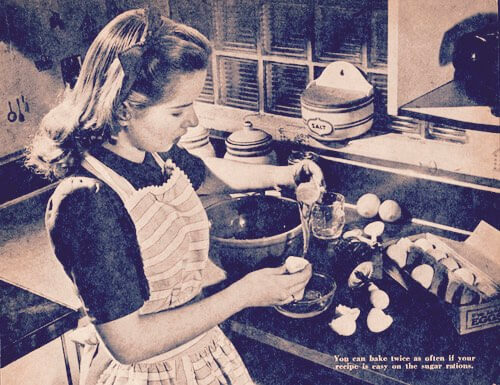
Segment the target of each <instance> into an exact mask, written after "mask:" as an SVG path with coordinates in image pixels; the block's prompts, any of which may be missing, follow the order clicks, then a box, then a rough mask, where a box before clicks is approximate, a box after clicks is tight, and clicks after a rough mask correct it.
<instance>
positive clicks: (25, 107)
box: [21, 95, 30, 112]
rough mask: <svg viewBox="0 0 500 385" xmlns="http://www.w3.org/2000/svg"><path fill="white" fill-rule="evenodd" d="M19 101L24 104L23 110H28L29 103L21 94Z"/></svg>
mask: <svg viewBox="0 0 500 385" xmlns="http://www.w3.org/2000/svg"><path fill="white" fill-rule="evenodd" d="M21 101H22V102H23V104H24V111H25V112H30V105H29V104H28V102H27V101H25V100H24V95H21Z"/></svg>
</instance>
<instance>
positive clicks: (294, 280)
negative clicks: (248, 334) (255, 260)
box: [235, 264, 312, 307]
mask: <svg viewBox="0 0 500 385" xmlns="http://www.w3.org/2000/svg"><path fill="white" fill-rule="evenodd" d="M311 275H312V266H311V264H308V265H307V266H306V267H305V268H304V269H303V270H301V271H299V272H297V273H294V274H287V270H286V267H285V265H282V266H280V267H275V268H265V269H260V270H256V271H253V272H251V273H249V274H247V275H246V276H244V277H243V278H242V279H240V280H239V281H237V282H236V283H235V285H236V286H237V289H238V295H239V296H240V297H242V298H243V300H244V301H245V307H256V306H273V305H284V304H287V303H290V302H292V301H293V300H294V299H295V298H297V297H298V295H299V294H298V293H300V292H301V291H302V290H303V289H304V287H305V286H306V284H307V282H309V279H310V278H311Z"/></svg>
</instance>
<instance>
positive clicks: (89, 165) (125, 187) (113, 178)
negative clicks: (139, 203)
mask: <svg viewBox="0 0 500 385" xmlns="http://www.w3.org/2000/svg"><path fill="white" fill-rule="evenodd" d="M82 167H83V168H85V169H86V170H87V171H89V172H90V173H92V174H93V175H95V176H97V177H98V178H99V179H102V180H103V181H104V182H106V184H107V185H108V186H109V187H111V188H112V189H113V190H114V191H115V192H116V193H117V194H118V195H119V196H120V198H121V199H122V201H123V202H126V201H127V199H128V198H130V197H131V196H132V195H133V194H134V193H135V191H136V190H135V188H134V186H132V184H131V183H130V182H129V181H128V180H127V179H125V178H124V177H122V176H121V175H119V174H118V173H117V172H116V171H114V170H113V169H111V168H109V167H108V166H106V165H105V164H104V163H102V162H101V161H100V160H98V159H96V158H95V157H93V156H92V155H90V154H88V153H87V154H85V156H84V159H83V161H82Z"/></svg>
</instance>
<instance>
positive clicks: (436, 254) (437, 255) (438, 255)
mask: <svg viewBox="0 0 500 385" xmlns="http://www.w3.org/2000/svg"><path fill="white" fill-rule="evenodd" d="M427 254H429V255H430V256H431V257H433V258H434V259H435V260H436V262H438V261H441V260H442V259H445V258H448V254H446V252H444V251H443V250H439V249H431V250H429V251H427Z"/></svg>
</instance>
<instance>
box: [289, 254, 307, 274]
mask: <svg viewBox="0 0 500 385" xmlns="http://www.w3.org/2000/svg"><path fill="white" fill-rule="evenodd" d="M308 264H309V261H308V260H307V259H305V258H302V257H295V256H290V257H288V258H287V259H286V261H285V267H286V270H287V271H288V272H289V273H290V274H293V273H297V272H298V271H301V270H303V269H304V268H305V267H306V266H307V265H308Z"/></svg>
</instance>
